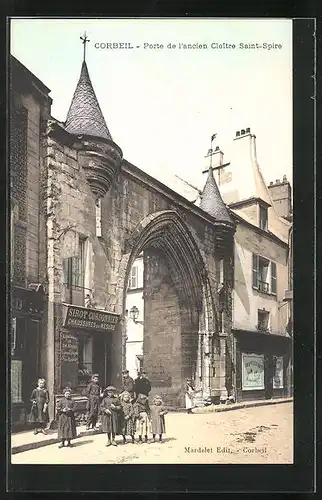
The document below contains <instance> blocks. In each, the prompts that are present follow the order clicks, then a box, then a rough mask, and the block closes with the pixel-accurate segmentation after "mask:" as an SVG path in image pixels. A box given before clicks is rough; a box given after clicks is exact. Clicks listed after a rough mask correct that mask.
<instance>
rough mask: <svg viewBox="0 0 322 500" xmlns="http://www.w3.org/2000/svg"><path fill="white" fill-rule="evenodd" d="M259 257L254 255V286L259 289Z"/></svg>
mask: <svg viewBox="0 0 322 500" xmlns="http://www.w3.org/2000/svg"><path fill="white" fill-rule="evenodd" d="M258 273H259V257H258V255H256V254H254V253H253V286H254V287H255V288H258Z"/></svg>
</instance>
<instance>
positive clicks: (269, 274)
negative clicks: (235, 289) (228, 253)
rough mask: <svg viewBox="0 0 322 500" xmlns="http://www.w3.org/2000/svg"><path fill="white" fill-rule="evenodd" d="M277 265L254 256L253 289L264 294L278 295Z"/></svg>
mask: <svg viewBox="0 0 322 500" xmlns="http://www.w3.org/2000/svg"><path fill="white" fill-rule="evenodd" d="M276 280H277V279H276V263H275V262H271V261H269V260H268V259H265V258H264V257H261V256H259V255H256V254H253V287H254V288H257V289H258V290H259V291H260V292H263V293H272V294H276Z"/></svg>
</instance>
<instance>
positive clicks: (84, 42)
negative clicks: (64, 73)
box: [79, 31, 90, 61]
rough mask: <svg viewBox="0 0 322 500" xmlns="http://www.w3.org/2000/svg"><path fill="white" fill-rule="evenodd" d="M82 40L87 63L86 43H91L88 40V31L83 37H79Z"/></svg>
mask: <svg viewBox="0 0 322 500" xmlns="http://www.w3.org/2000/svg"><path fill="white" fill-rule="evenodd" d="M79 38H80V39H81V40H82V44H83V45H84V61H85V56H86V43H87V42H89V41H90V40H89V38H87V35H86V31H85V33H84V35H83V36H80V37H79Z"/></svg>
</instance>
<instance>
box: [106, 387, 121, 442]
mask: <svg viewBox="0 0 322 500" xmlns="http://www.w3.org/2000/svg"><path fill="white" fill-rule="evenodd" d="M121 409H122V408H121V402H120V400H119V398H118V397H117V395H116V389H115V387H113V386H111V385H110V386H109V387H107V388H106V389H105V390H104V395H103V400H102V403H101V414H102V418H101V421H102V431H103V432H106V433H107V438H108V442H107V444H106V446H111V445H113V446H117V444H116V442H115V436H116V434H120V411H121ZM111 438H112V439H111Z"/></svg>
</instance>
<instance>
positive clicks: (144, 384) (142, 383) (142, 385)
mask: <svg viewBox="0 0 322 500" xmlns="http://www.w3.org/2000/svg"><path fill="white" fill-rule="evenodd" d="M150 391H151V383H150V380H149V379H148V377H147V375H146V372H145V371H144V370H142V371H141V372H140V374H139V376H138V378H137V379H136V380H135V382H134V393H135V399H137V397H138V395H139V394H144V396H149V394H150Z"/></svg>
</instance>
